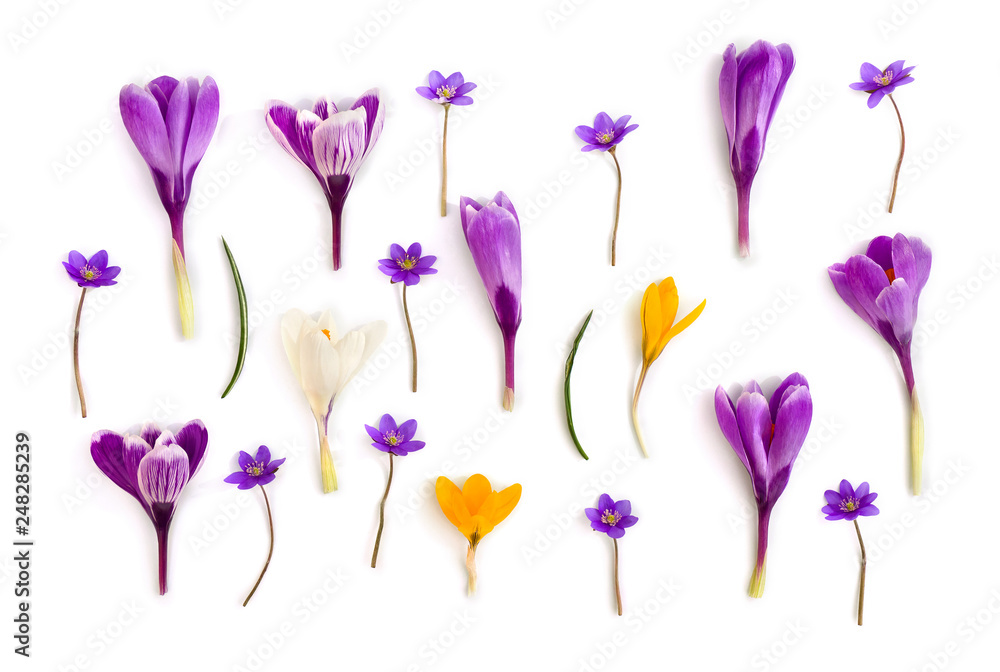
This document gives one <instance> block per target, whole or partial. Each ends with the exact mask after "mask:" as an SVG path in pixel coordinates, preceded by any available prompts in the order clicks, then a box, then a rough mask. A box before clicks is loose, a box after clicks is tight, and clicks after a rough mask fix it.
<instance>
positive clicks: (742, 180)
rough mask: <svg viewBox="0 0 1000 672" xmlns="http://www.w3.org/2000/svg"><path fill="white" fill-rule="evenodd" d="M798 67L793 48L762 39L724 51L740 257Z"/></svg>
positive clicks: (724, 100)
mask: <svg viewBox="0 0 1000 672" xmlns="http://www.w3.org/2000/svg"><path fill="white" fill-rule="evenodd" d="M794 68H795V57H794V56H793V55H792V48H791V47H789V46H788V45H787V44H779V45H778V46H774V45H773V44H771V43H770V42H765V41H764V40H757V41H756V42H754V43H753V44H752V45H750V48H749V49H747V50H745V51H743V52H741V53H740V54H739V55H737V54H736V47H735V46H734V45H732V44H730V45H729V47H727V48H726V51H725V53H724V54H723V55H722V73H721V74H720V75H719V102H720V104H721V106H722V121H723V123H725V125H726V137H728V138H729V168H730V169H731V170H732V173H733V180H734V181H735V182H736V201H737V207H738V219H739V244H740V255H741V256H744V257H746V256H749V255H750V188H751V187H752V186H753V178H754V176H755V175H756V174H757V168H758V167H759V166H760V160H761V159H762V158H763V156H764V146H765V142H766V140H767V129H768V128H769V127H770V126H771V119H773V118H774V111H775V110H776V109H777V108H778V103H780V102H781V96H782V94H783V93H784V92H785V84H786V83H787V82H788V77H789V75H791V74H792V70H793V69H794Z"/></svg>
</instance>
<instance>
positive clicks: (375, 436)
mask: <svg viewBox="0 0 1000 672" xmlns="http://www.w3.org/2000/svg"><path fill="white" fill-rule="evenodd" d="M365 431H366V432H368V436H370V437H372V441H375V442H378V443H381V442H382V441H383V440H384V438H385V436H384V435H383V434H382V432H380V431H378V430H377V429H375V428H374V427H372V426H371V425H365Z"/></svg>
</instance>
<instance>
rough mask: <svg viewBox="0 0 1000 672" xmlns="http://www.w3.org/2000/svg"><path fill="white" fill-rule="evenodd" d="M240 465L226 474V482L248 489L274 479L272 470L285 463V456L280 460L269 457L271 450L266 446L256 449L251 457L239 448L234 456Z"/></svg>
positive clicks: (274, 470)
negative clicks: (237, 454)
mask: <svg viewBox="0 0 1000 672" xmlns="http://www.w3.org/2000/svg"><path fill="white" fill-rule="evenodd" d="M236 459H237V462H238V463H239V465H240V470H239V471H236V472H233V473H232V474H229V475H228V476H226V478H225V481H226V483H232V484H234V485H236V486H238V487H239V489H240V490H249V489H250V488H253V487H255V486H258V485H262V486H263V485H267V484H268V483H270V482H271V481H273V480H274V479H275V476H274V472H276V471H278V467H280V466H281V465H282V464H284V463H285V458H284V457H283V458H281V459H280V460H272V459H271V451H270V449H268V447H267V446H261V447H259V448H258V449H257V454H256V455H254V456H253V457H251V456H250V453H248V452H246V451H243V450H241V451H240V454H239V456H238V457H237V458H236Z"/></svg>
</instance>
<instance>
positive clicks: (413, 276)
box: [403, 271, 420, 287]
mask: <svg viewBox="0 0 1000 672" xmlns="http://www.w3.org/2000/svg"><path fill="white" fill-rule="evenodd" d="M404 274H405V275H404V276H403V284H404V285H406V286H407V287H412V286H413V285H415V284H417V283H419V282H420V275H419V274H418V273H414V272H413V271H404Z"/></svg>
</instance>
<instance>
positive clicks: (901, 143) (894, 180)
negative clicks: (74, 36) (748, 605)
mask: <svg viewBox="0 0 1000 672" xmlns="http://www.w3.org/2000/svg"><path fill="white" fill-rule="evenodd" d="M888 97H889V102H890V103H892V108H893V109H894V110H896V118H897V119H899V159H898V160H897V161H896V172H895V173H894V174H893V176H892V196H890V197H889V212H892V204H893V203H895V202H896V183H897V182H898V181H899V169H900V168H901V167H902V166H903V152H905V151H906V131H904V130H903V117H902V116H901V115H900V114H899V107H898V106H897V105H896V101H895V100H893V99H892V94H891V93H890V94H889V96H888Z"/></svg>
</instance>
